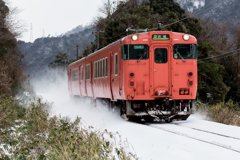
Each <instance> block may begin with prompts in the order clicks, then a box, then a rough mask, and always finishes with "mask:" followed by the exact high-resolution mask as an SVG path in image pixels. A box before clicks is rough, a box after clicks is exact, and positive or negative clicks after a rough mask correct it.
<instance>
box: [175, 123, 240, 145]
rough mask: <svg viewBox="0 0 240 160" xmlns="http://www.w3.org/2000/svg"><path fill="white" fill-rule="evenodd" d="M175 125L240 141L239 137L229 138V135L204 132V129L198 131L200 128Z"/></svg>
mask: <svg viewBox="0 0 240 160" xmlns="http://www.w3.org/2000/svg"><path fill="white" fill-rule="evenodd" d="M174 125H177V126H181V127H185V128H190V129H193V130H197V131H201V132H205V133H210V134H214V135H218V136H222V137H226V138H232V139H236V140H239V141H240V138H238V137H232V136H227V135H224V134H219V133H215V132H210V131H206V130H202V129H198V128H193V127H186V126H182V125H180V124H174Z"/></svg>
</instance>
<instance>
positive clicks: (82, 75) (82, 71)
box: [81, 66, 83, 80]
mask: <svg viewBox="0 0 240 160" xmlns="http://www.w3.org/2000/svg"><path fill="white" fill-rule="evenodd" d="M81 80H83V66H82V67H81Z"/></svg>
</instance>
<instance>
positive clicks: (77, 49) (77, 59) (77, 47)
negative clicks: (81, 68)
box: [77, 45, 78, 60]
mask: <svg viewBox="0 0 240 160" xmlns="http://www.w3.org/2000/svg"><path fill="white" fill-rule="evenodd" d="M77 60H78V45H77Z"/></svg>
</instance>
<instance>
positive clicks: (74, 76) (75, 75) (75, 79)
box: [72, 69, 79, 81]
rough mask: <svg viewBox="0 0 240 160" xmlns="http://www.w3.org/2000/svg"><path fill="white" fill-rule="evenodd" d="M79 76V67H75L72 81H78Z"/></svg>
mask: <svg viewBox="0 0 240 160" xmlns="http://www.w3.org/2000/svg"><path fill="white" fill-rule="evenodd" d="M78 80H79V77H78V69H73V70H72V81H78Z"/></svg>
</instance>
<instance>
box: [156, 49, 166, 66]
mask: <svg viewBox="0 0 240 160" xmlns="http://www.w3.org/2000/svg"><path fill="white" fill-rule="evenodd" d="M154 57H155V58H154V59H155V63H167V61H168V55H167V49H166V48H156V49H155V51H154Z"/></svg>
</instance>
